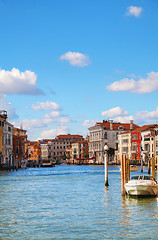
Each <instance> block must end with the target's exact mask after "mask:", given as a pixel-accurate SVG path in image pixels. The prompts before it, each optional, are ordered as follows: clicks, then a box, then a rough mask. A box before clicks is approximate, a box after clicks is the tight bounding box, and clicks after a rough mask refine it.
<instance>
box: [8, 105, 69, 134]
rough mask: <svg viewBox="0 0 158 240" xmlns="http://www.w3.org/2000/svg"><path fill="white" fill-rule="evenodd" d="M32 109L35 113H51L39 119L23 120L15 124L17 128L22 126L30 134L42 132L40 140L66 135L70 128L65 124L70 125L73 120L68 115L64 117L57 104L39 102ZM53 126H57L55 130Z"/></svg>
mask: <svg viewBox="0 0 158 240" xmlns="http://www.w3.org/2000/svg"><path fill="white" fill-rule="evenodd" d="M31 108H32V109H33V110H34V111H42V110H43V111H46V110H49V112H48V113H45V114H42V115H41V117H39V118H34V119H23V120H22V121H17V122H13V124H14V125H15V126H17V127H19V126H21V125H22V126H23V128H24V129H27V130H28V132H29V133H30V134H31V132H32V130H33V129H34V130H36V129H37V130H40V131H42V132H41V135H40V137H39V139H41V138H46V137H47V136H49V138H54V137H55V136H56V135H57V134H66V133H67V132H68V126H67V125H65V124H68V123H70V122H71V118H70V117H69V116H67V115H62V114H61V107H60V106H59V105H58V104H56V103H55V102H51V101H46V102H37V103H36V104H32V105H31ZM50 110H51V111H50ZM52 124H53V125H54V126H55V128H53V129H52ZM49 128H51V129H49Z"/></svg>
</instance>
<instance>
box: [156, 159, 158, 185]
mask: <svg viewBox="0 0 158 240" xmlns="http://www.w3.org/2000/svg"><path fill="white" fill-rule="evenodd" d="M156 158H157V183H158V156H157V157H156Z"/></svg>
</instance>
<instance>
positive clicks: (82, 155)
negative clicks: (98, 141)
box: [72, 140, 89, 164]
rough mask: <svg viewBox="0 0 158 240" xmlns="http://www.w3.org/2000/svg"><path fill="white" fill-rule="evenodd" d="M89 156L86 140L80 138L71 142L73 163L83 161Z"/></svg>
mask: <svg viewBox="0 0 158 240" xmlns="http://www.w3.org/2000/svg"><path fill="white" fill-rule="evenodd" d="M88 157H89V149H88V141H87V140H82V141H78V142H75V143H72V159H73V163H75V164H76V163H77V164H78V163H84V162H86V159H88Z"/></svg>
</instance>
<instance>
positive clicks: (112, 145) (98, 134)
mask: <svg viewBox="0 0 158 240" xmlns="http://www.w3.org/2000/svg"><path fill="white" fill-rule="evenodd" d="M137 127H138V126H137V125H135V124H133V121H132V120H131V121H130V123H120V122H113V121H112V120H108V121H105V120H103V122H97V123H96V124H95V126H93V127H90V128H89V132H90V134H89V157H90V158H92V157H95V159H96V162H95V163H96V164H103V163H104V146H105V145H108V147H109V163H116V162H117V159H116V156H117V155H115V154H114V152H115V151H117V150H118V134H119V133H121V132H125V131H129V130H133V129H135V128H137Z"/></svg>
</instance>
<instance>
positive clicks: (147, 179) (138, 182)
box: [125, 175, 158, 196]
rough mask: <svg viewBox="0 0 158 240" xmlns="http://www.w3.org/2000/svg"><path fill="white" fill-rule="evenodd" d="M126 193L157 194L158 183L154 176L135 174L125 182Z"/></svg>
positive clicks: (137, 194)
mask: <svg viewBox="0 0 158 240" xmlns="http://www.w3.org/2000/svg"><path fill="white" fill-rule="evenodd" d="M125 190H126V193H127V194H129V195H132V196H156V195H157V194H158V184H157V183H156V181H155V180H154V178H153V177H152V176H145V175H144V176H143V175H141V176H140V175H139V176H133V177H132V178H131V180H130V181H129V182H128V183H126V184H125Z"/></svg>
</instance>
